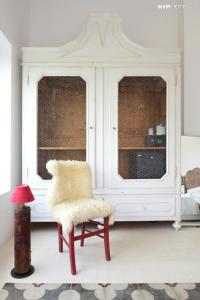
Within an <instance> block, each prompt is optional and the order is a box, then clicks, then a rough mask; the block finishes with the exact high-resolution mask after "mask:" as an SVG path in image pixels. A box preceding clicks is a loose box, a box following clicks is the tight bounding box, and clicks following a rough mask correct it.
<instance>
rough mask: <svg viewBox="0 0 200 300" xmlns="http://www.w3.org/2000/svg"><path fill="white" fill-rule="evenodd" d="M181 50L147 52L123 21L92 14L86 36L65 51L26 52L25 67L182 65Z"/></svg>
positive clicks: (153, 49)
mask: <svg viewBox="0 0 200 300" xmlns="http://www.w3.org/2000/svg"><path fill="white" fill-rule="evenodd" d="M180 51H181V50H180V49H178V48H170V49H169V48H144V47H142V46H140V45H138V44H135V43H133V42H132V41H131V40H129V39H128V37H127V36H126V35H125V33H124V32H123V29H122V21H121V19H120V18H119V17H118V16H116V15H112V14H91V15H90V18H89V21H88V23H87V25H86V26H85V27H84V29H83V31H82V33H81V34H80V35H79V36H78V37H77V38H76V39H74V40H73V41H71V42H69V43H67V44H65V45H63V46H61V47H39V48H38V47H25V48H22V64H23V65H25V64H38V63H40V64H41V63H44V64H51V65H52V64H62V65H63V63H66V64H67V63H70V64H71V63H72V64H75V65H76V64H77V63H78V64H80V63H83V64H84V63H87V64H88V63H90V64H91V65H93V66H94V65H97V66H98V65H103V66H105V65H110V64H112V63H115V64H116V63H117V62H118V61H120V64H122V63H128V64H129V63H131V64H137V63H139V64H140V65H141V63H144V64H146V63H148V64H151V63H152V64H169V63H170V64H176V65H179V64H180Z"/></svg>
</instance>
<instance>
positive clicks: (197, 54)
mask: <svg viewBox="0 0 200 300" xmlns="http://www.w3.org/2000/svg"><path fill="white" fill-rule="evenodd" d="M185 4H187V5H191V7H190V8H188V9H185V11H184V134H185V135H192V136H200V89H199V87H200V75H199V71H200V1H199V0H186V1H185Z"/></svg>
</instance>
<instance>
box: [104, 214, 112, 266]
mask: <svg viewBox="0 0 200 300" xmlns="http://www.w3.org/2000/svg"><path fill="white" fill-rule="evenodd" d="M104 246H105V257H106V260H111V257H110V244H109V217H105V218H104Z"/></svg>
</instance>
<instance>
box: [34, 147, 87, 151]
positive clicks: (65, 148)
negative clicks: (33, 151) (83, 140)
mask: <svg viewBox="0 0 200 300" xmlns="http://www.w3.org/2000/svg"><path fill="white" fill-rule="evenodd" d="M38 149H39V150H86V148H83V147H82V148H81V147H39V148H38Z"/></svg>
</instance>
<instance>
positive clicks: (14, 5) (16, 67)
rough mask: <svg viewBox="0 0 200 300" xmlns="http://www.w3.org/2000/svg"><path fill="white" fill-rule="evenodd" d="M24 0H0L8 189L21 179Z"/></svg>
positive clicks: (1, 217) (7, 224)
mask: <svg viewBox="0 0 200 300" xmlns="http://www.w3.org/2000/svg"><path fill="white" fill-rule="evenodd" d="M27 18H28V5H27V1H26V0H19V1H15V0H6V1H5V0H4V1H3V0H0V30H1V31H2V32H3V33H4V34H5V36H6V37H7V39H8V40H9V41H10V43H11V44H12V46H13V47H12V58H13V62H12V90H11V112H12V116H11V189H12V187H13V186H14V185H16V184H19V183H20V182H21V66H20V47H21V46H22V45H23V44H24V43H25V40H26V39H27V37H26V34H27V33H28V27H27V20H28V19H27ZM12 215H13V206H12V205H11V204H10V192H9V193H6V194H4V195H1V196H0V246H1V245H2V244H3V243H4V242H5V241H6V239H7V238H8V237H9V236H10V235H11V233H12V230H13V217H12Z"/></svg>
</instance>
